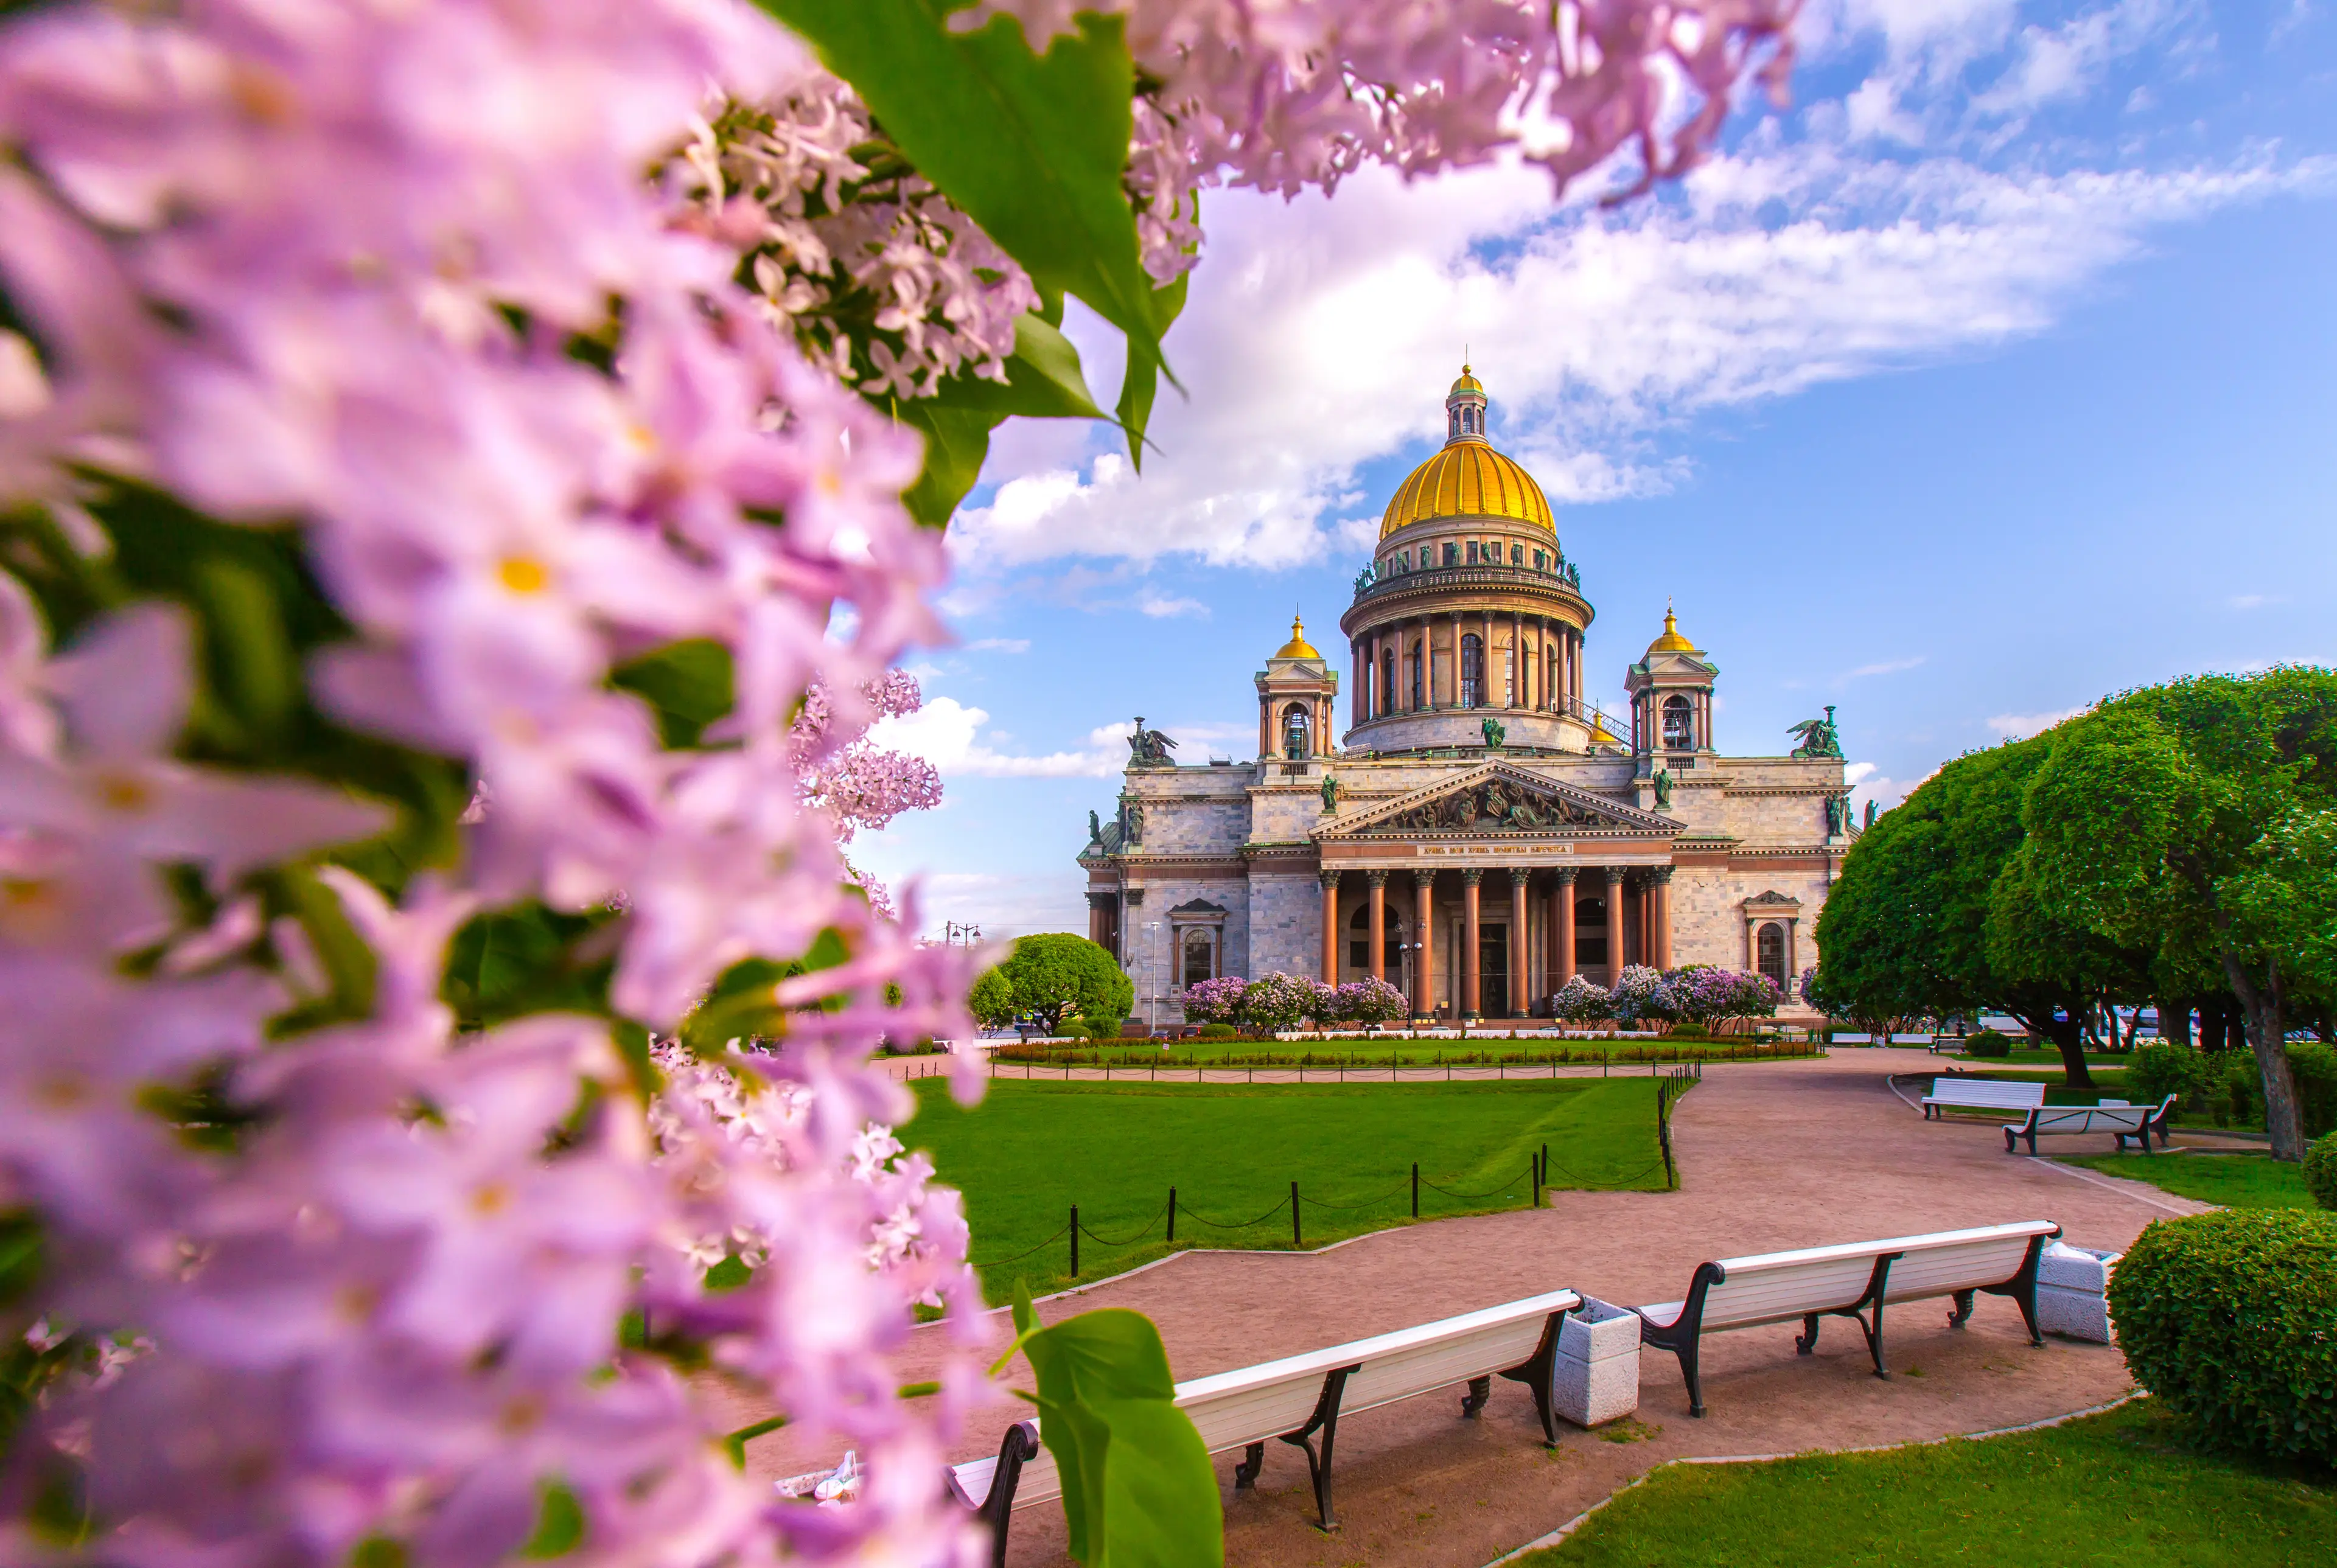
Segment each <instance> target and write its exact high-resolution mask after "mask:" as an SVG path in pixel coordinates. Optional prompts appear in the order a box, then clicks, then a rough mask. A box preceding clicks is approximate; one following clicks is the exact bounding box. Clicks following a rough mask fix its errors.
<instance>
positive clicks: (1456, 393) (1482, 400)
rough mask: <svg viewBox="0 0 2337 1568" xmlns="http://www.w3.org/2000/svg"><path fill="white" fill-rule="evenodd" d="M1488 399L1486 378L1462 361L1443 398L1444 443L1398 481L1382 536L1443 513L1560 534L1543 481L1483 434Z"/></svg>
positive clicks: (1382, 528) (1453, 516)
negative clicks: (1458, 374) (1495, 447)
mask: <svg viewBox="0 0 2337 1568" xmlns="http://www.w3.org/2000/svg"><path fill="white" fill-rule="evenodd" d="M1488 404H1489V400H1488V399H1487V398H1486V396H1485V386H1484V383H1482V382H1481V381H1479V380H1478V379H1477V377H1476V375H1475V374H1474V373H1473V372H1472V371H1471V369H1470V368H1469V367H1468V366H1467V365H1462V367H1461V379H1460V380H1458V381H1456V382H1454V383H1453V384H1452V391H1451V392H1449V393H1447V394H1445V397H1444V429H1445V435H1444V448H1443V450H1442V451H1441V452H1439V453H1436V454H1435V455H1434V456H1433V457H1431V458H1430V459H1429V460H1428V461H1427V462H1426V463H1422V464H1421V465H1420V466H1419V467H1418V468H1415V469H1413V471H1412V474H1411V476H1410V477H1409V478H1407V479H1406V480H1405V481H1404V482H1403V483H1402V484H1400V485H1398V486H1396V491H1395V495H1394V497H1393V499H1392V500H1390V501H1389V502H1388V504H1387V511H1386V514H1385V515H1384V516H1383V517H1382V518H1381V519H1380V537H1381V538H1382V539H1385V538H1386V537H1387V536H1388V535H1390V534H1392V533H1393V532H1395V531H1397V530H1398V529H1401V528H1409V527H1410V526H1412V525H1413V523H1415V522H1427V521H1432V520H1433V519H1437V518H1444V517H1452V518H1468V517H1490V518H1501V519H1504V520H1506V521H1511V522H1524V523H1530V524H1533V525H1534V526H1536V527H1539V528H1545V529H1548V530H1549V531H1550V534H1551V536H1552V537H1555V536H1556V535H1557V533H1558V522H1557V520H1556V519H1554V518H1553V517H1552V516H1551V515H1550V498H1549V497H1547V496H1545V495H1543V494H1542V492H1541V486H1540V485H1539V484H1536V483H1535V482H1534V479H1533V475H1531V474H1530V473H1528V472H1526V471H1525V469H1524V468H1523V467H1521V466H1520V465H1519V464H1518V463H1516V462H1514V461H1513V460H1511V458H1509V457H1507V456H1504V455H1503V454H1502V453H1498V452H1495V451H1494V450H1493V447H1492V443H1491V442H1489V441H1487V440H1486V439H1485V410H1486V408H1487V406H1488Z"/></svg>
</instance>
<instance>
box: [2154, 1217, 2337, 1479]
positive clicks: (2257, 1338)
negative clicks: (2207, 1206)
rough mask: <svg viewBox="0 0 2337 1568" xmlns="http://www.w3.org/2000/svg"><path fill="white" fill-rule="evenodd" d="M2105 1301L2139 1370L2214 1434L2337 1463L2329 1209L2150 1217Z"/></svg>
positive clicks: (2336, 1279) (2335, 1263)
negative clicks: (2324, 1210)
mask: <svg viewBox="0 0 2337 1568" xmlns="http://www.w3.org/2000/svg"><path fill="white" fill-rule="evenodd" d="M2109 1309H2110V1317H2111V1319H2112V1320H2113V1321H2115V1322H2116V1323H2117V1339H2118V1348H2119V1349H2121V1350H2123V1351H2124V1352H2125V1353H2126V1359H2127V1366H2128V1367H2130V1368H2133V1370H2134V1375H2135V1377H2136V1378H2137V1379H2138V1380H2139V1381H2140V1382H2141V1383H2142V1385H2143V1387H2145V1388H2148V1389H2149V1390H2150V1391H2151V1392H2152V1393H2153V1394H2155V1395H2156V1396H2157V1397H2158V1398H2162V1399H2164V1400H2166V1403H2167V1405H2168V1407H2170V1408H2172V1409H2174V1410H2176V1411H2177V1412H2179V1413H2181V1414H2182V1415H2184V1416H2186V1417H2189V1418H2190V1419H2191V1420H2192V1421H2193V1422H2195V1424H2196V1425H2197V1426H2198V1427H2199V1428H2200V1430H2201V1432H2202V1433H2203V1434H2204V1435H2205V1437H2207V1438H2209V1439H2210V1440H2211V1441H2213V1442H2215V1443H2217V1444H2219V1445H2221V1446H2227V1447H2234V1448H2244V1449H2252V1450H2254V1451H2255V1452H2257V1453H2261V1454H2268V1455H2273V1456H2306V1457H2311V1458H2314V1459H2317V1460H2319V1461H2320V1462H2321V1463H2322V1464H2324V1465H2326V1464H2337V1333H2332V1331H2331V1326H2332V1324H2337V1215H2330V1214H2324V1213H2316V1212H2314V1211H2312V1210H2308V1209H2226V1210H2224V1211H2222V1212H2220V1213H2210V1214H2193V1215H2190V1216H2188V1217H2186V1218H2184V1219H2180V1220H2157V1221H2154V1222H2152V1223H2151V1224H2150V1225H2149V1226H2147V1227H2146V1229H2145V1230H2144V1231H2143V1232H2142V1235H2141V1236H2140V1237H2139V1238H2138V1239H2137V1241H2136V1242H2135V1243H2134V1245H2133V1246H2132V1247H2130V1248H2128V1249H2127V1254H2126V1256H2125V1257H2124V1258H2123V1259H2121V1260H2120V1261H2119V1262H2118V1266H2117V1269H2116V1270H2115V1271H2113V1272H2112V1274H2111V1276H2110V1290H2109Z"/></svg>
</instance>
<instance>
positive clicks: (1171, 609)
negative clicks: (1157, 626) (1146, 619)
mask: <svg viewBox="0 0 2337 1568" xmlns="http://www.w3.org/2000/svg"><path fill="white" fill-rule="evenodd" d="M1136 608H1137V609H1140V610H1142V611H1143V612H1144V613H1145V614H1147V615H1149V616H1152V617H1154V618H1165V617H1168V616H1178V615H1207V614H1208V613H1209V607H1208V605H1206V604H1203V603H1202V602H1201V601H1200V600H1199V599H1185V598H1182V597H1179V596H1176V595H1171V594H1164V593H1148V594H1146V595H1145V596H1144V597H1143V598H1142V599H1139V600H1138V601H1137V604H1136Z"/></svg>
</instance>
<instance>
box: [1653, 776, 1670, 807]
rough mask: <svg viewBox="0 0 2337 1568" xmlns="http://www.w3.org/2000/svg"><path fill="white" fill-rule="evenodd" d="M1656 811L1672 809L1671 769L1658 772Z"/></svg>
mask: <svg viewBox="0 0 2337 1568" xmlns="http://www.w3.org/2000/svg"><path fill="white" fill-rule="evenodd" d="M1656 809H1657V811H1659V812H1667V811H1669V810H1671V809H1672V774H1671V770H1670V769H1669V768H1657V770H1656Z"/></svg>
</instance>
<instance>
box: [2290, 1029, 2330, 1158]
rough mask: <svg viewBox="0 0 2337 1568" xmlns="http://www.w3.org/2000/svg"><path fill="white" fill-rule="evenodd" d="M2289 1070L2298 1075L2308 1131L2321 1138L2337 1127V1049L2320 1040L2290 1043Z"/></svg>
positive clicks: (2300, 1105)
mask: <svg viewBox="0 0 2337 1568" xmlns="http://www.w3.org/2000/svg"><path fill="white" fill-rule="evenodd" d="M2288 1070H2289V1071H2290V1072H2291V1073H2292V1074H2293V1075H2294V1076H2295V1078H2296V1103H2297V1107H2298V1109H2299V1111H2300V1112H2301V1113H2302V1114H2303V1118H2304V1135H2305V1136H2306V1137H2308V1138H2317V1137H2320V1136H2321V1135H2322V1134H2324V1133H2327V1132H2331V1131H2332V1130H2337V1051H2332V1050H2331V1049H2330V1048H2329V1047H2327V1046H2324V1045H2322V1043H2321V1042H2320V1041H2318V1040H2298V1041H2296V1042H2295V1043H2293V1045H2291V1046H2290V1047H2288Z"/></svg>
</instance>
